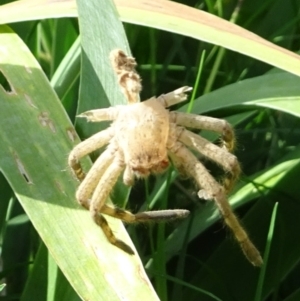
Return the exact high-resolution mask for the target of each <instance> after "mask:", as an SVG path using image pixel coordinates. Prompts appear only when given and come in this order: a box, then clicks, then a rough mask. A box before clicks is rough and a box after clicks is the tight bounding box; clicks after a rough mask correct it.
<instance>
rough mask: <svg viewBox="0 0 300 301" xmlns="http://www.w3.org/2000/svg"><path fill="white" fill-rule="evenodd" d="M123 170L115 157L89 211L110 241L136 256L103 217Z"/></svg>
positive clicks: (95, 193) (104, 175)
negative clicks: (104, 207)
mask: <svg viewBox="0 0 300 301" xmlns="http://www.w3.org/2000/svg"><path fill="white" fill-rule="evenodd" d="M123 169H124V163H123V160H122V159H121V158H120V157H119V156H117V157H114V159H113V161H112V163H111V164H110V165H109V166H108V168H107V169H106V171H105V172H104V174H103V175H102V177H101V179H100V181H99V183H98V184H97V187H96V189H95V191H94V193H93V197H92V200H91V203H90V208H89V209H90V213H91V215H92V218H93V220H94V221H95V223H96V224H97V225H98V226H100V227H101V229H102V230H103V232H104V234H105V236H106V238H107V239H108V241H109V242H110V243H111V244H113V245H115V246H116V247H118V248H120V249H122V250H123V251H125V252H126V253H128V254H134V252H133V250H132V249H131V247H130V246H128V245H127V244H126V243H124V242H123V241H121V240H119V239H118V238H116V236H115V235H114V233H113V231H112V230H111V228H110V227H109V225H108V223H107V221H106V219H105V218H104V217H103V216H102V215H101V211H102V209H103V206H104V205H105V202H106V200H107V198H108V196H109V194H110V192H111V190H112V189H113V187H114V185H115V184H116V182H117V179H118V177H119V175H120V174H121V172H122V170H123Z"/></svg>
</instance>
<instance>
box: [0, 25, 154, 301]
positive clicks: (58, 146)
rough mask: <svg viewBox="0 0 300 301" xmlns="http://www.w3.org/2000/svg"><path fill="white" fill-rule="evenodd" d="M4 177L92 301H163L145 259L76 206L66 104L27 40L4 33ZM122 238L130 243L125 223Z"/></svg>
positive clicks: (0, 98) (0, 115) (117, 228)
mask: <svg viewBox="0 0 300 301" xmlns="http://www.w3.org/2000/svg"><path fill="white" fill-rule="evenodd" d="M0 32H1V34H0V44H1V56H0V70H1V71H2V73H3V75H4V76H5V78H6V79H7V81H8V83H9V84H10V88H11V91H12V92H7V91H5V90H4V89H3V88H2V87H0V103H1V110H0V129H1V131H0V136H1V141H2V143H1V146H0V170H1V171H2V172H3V174H4V176H5V178H6V179H7V180H8V182H9V184H10V186H11V187H12V188H13V190H14V192H15V194H16V196H17V198H18V199H19V201H20V202H21V204H22V206H23V208H24V209H25V211H26V213H27V215H28V216H29V218H30V220H31V221H32V223H33V225H34V226H35V228H36V229H37V231H38V232H39V234H40V236H41V237H42V239H43V241H44V242H45V244H46V246H47V248H48V249H49V251H50V253H51V255H52V256H53V258H54V260H55V261H56V262H57V264H58V265H59V267H60V268H61V270H62V271H63V273H64V274H65V276H66V278H67V279H68V281H69V282H70V283H71V285H72V286H73V287H74V289H75V290H76V292H77V293H78V294H79V295H80V296H81V298H82V299H84V300H97V301H98V300H105V301H107V300H116V301H117V300H120V299H122V298H123V300H124V298H125V296H126V298H129V297H128V296H130V300H141V299H143V300H157V297H156V295H155V293H154V292H153V290H152V287H151V285H150V284H149V282H148V280H147V278H146V276H145V274H144V272H143V269H142V267H141V264H140V261H139V259H138V258H137V256H129V255H127V254H125V253H124V252H120V250H118V249H117V248H115V247H114V246H111V245H110V244H109V243H107V241H106V239H105V238H104V235H103V233H102V232H101V230H100V229H99V228H98V227H97V226H96V225H95V224H94V223H93V221H92V220H91V218H90V215H89V213H88V212H87V211H86V210H83V209H82V208H81V206H79V205H78V204H77V203H76V201H75V198H74V195H75V190H76V187H77V182H76V181H75V180H74V178H73V177H72V175H71V174H70V172H69V171H68V168H67V156H68V153H69V152H70V150H71V149H72V148H73V147H74V145H75V144H77V143H78V142H79V140H78V138H77V136H76V134H75V132H74V129H73V126H72V124H71V123H70V121H69V119H68V117H67V115H66V113H65V111H64V109H63V107H62V105H61V103H60V101H59V99H58V98H57V96H56V95H55V93H54V92H53V89H52V88H51V86H50V84H49V82H48V80H47V79H46V77H45V75H44V74H43V72H42V71H41V69H40V66H39V65H38V64H37V62H36V61H35V59H34V58H33V56H32V55H31V54H30V52H29V51H28V49H27V47H26V46H25V45H24V43H23V42H22V40H21V39H19V38H18V37H17V36H16V35H15V34H14V33H12V32H11V31H10V30H9V29H7V28H6V27H3V26H2V27H1V31H0ZM109 222H110V223H111V226H112V229H113V231H114V232H115V233H117V234H118V237H122V239H124V240H126V242H127V243H128V244H130V241H129V240H128V238H127V234H126V232H125V230H124V228H123V226H122V225H121V224H120V222H119V221H115V220H113V219H109Z"/></svg>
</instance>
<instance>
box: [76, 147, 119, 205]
mask: <svg viewBox="0 0 300 301" xmlns="http://www.w3.org/2000/svg"><path fill="white" fill-rule="evenodd" d="M115 153H116V150H115V149H114V148H113V147H111V145H109V146H108V148H107V149H106V150H105V151H104V152H103V153H102V154H101V155H100V156H99V158H98V159H97V160H96V161H95V162H94V164H93V166H92V167H91V169H90V170H89V172H88V173H87V175H86V177H85V178H84V180H83V181H82V182H81V183H80V185H79V187H78V189H77V191H76V199H77V201H78V202H79V203H80V204H81V205H82V206H84V207H85V208H87V209H89V208H90V200H89V198H90V197H91V195H92V194H93V192H94V190H95V188H96V186H97V184H98V183H99V181H100V179H101V177H102V176H103V174H104V172H105V171H106V169H107V168H108V166H109V165H110V164H111V163H112V161H113V158H114V155H115Z"/></svg>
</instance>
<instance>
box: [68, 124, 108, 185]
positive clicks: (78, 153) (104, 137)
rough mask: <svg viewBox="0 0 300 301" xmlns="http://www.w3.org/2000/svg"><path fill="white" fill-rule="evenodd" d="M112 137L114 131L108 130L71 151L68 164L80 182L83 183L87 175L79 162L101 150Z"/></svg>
mask: <svg viewBox="0 0 300 301" xmlns="http://www.w3.org/2000/svg"><path fill="white" fill-rule="evenodd" d="M112 136H113V129H112V128H108V129H106V130H104V131H101V132H99V133H97V134H95V135H93V136H91V137H90V138H88V139H86V140H84V141H82V142H80V143H79V144H78V145H76V146H75V147H74V149H73V150H72V151H71V153H70V155H69V159H68V163H69V166H70V167H71V168H72V170H73V172H74V174H75V175H76V177H77V179H78V180H79V181H82V180H83V179H84V178H85V173H84V172H83V169H82V166H81V164H80V161H79V160H80V159H81V158H83V157H85V156H86V155H88V154H90V153H92V152H93V151H95V150H97V149H99V148H101V147H102V146H104V145H106V144H108V142H109V141H110V140H111V138H112Z"/></svg>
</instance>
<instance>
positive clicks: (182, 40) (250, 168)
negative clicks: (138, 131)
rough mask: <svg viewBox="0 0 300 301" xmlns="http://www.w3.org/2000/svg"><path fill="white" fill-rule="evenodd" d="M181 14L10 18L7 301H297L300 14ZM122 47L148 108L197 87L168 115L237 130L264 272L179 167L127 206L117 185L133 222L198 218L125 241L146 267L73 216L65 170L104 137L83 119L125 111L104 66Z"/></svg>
mask: <svg viewBox="0 0 300 301" xmlns="http://www.w3.org/2000/svg"><path fill="white" fill-rule="evenodd" d="M3 2H5V3H8V2H11V1H7V0H6V1H2V2H1V3H3ZM125 2H126V4H125ZM181 2H185V4H184V6H182V5H181V4H179V3H176V2H172V1H164V0H156V1H154V0H153V1H149V2H146V1H138V0H128V1H121V0H116V1H115V2H112V1H108V0H97V1H96V0H89V1H81V0H78V1H77V5H78V11H79V13H78V14H79V22H78V21H77V19H75V17H76V16H77V10H76V9H75V8H76V3H75V1H71V0H69V1H64V2H62V1H54V0H52V1H42V0H41V1H36V0H22V1H16V2H13V3H10V4H4V3H3V5H1V6H0V23H1V24H2V25H0V84H1V86H0V170H1V174H0V229H1V232H0V233H1V236H0V248H1V249H0V251H1V266H0V275H1V278H0V279H1V284H0V301H1V300H21V301H27V300H28V301H29V300H30V301H32V300H37V301H44V300H45V301H46V300H47V301H64V300H68V301H75V300H76V301H77V300H90V301H94V300H97V301H98V300H104V301H114V300H143V301H144V300H146V301H147V300H149V301H150V300H158V299H160V300H162V301H170V300H174V301H180V300H186V301H187V300H188V301H193V300H201V301H211V300H222V301H253V300H254V301H279V300H280V301H296V300H299V299H300V281H299V271H300V265H299V261H300V243H299V241H298V239H297V237H298V236H297V235H298V234H297V233H299V231H300V218H299V213H300V203H299V187H298V186H299V178H300V138H299V137H300V130H299V129H300V85H299V77H298V76H299V75H300V57H299V56H298V55H296V54H295V52H297V51H298V50H299V46H300V32H299V12H300V2H299V1H297V0H296V1H295V0H283V1H280V0H268V1H267V0H265V1H253V0H244V1H242V0H241V1H231V2H230V1H220V0H214V1H212V0H205V1H187V0H185V1H181ZM114 3H115V4H116V7H115V5H114ZM147 3H148V4H147ZM201 10H202V11H206V12H209V13H210V15H206V14H202V12H201ZM118 14H119V15H120V19H121V20H122V21H124V22H125V23H123V25H124V28H123V26H122V23H121V22H120V21H119V19H118ZM215 16H218V17H221V18H222V19H223V20H222V19H220V18H217V17H215ZM279 16H280V18H279ZM226 20H228V21H226ZM5 24H7V25H5ZM135 24H138V25H135ZM235 24H237V25H238V26H240V27H238V26H236V25H235ZM141 25H142V26H141ZM243 28H244V29H243ZM79 32H80V33H81V35H80V37H79ZM253 33H255V34H257V35H258V36H257V35H254V34H253ZM259 36H260V37H262V38H260V37H259ZM268 41H269V42H268ZM80 43H81V45H82V47H80ZM114 48H122V49H124V50H126V51H127V52H130V51H131V53H132V54H133V56H134V57H135V58H136V60H137V62H138V64H139V67H138V72H139V73H140V75H141V77H142V79H143V82H142V83H143V91H142V94H141V99H147V98H149V97H151V96H153V95H159V94H162V93H167V92H169V91H172V90H174V89H176V88H178V87H181V86H183V85H189V86H193V87H194V91H193V93H192V95H191V101H190V102H189V103H186V104H184V105H183V106H178V107H176V108H172V109H176V110H179V111H183V112H187V111H189V112H192V113H195V114H204V115H209V116H214V117H218V118H224V119H226V120H228V121H229V122H230V123H231V124H233V125H234V127H235V132H236V137H237V149H236V155H237V156H238V158H239V160H240V162H241V165H242V169H243V173H242V175H241V178H240V180H239V182H238V184H237V185H236V187H235V189H234V191H233V192H232V193H231V195H230V198H229V199H230V203H231V204H232V207H233V208H234V209H235V212H236V213H237V215H238V216H239V217H240V218H241V220H242V223H243V225H244V226H245V228H246V229H247V231H248V233H249V235H250V237H251V239H252V240H253V242H254V243H255V245H256V246H257V248H258V249H259V250H260V251H261V252H262V255H263V257H264V262H265V264H264V266H263V267H262V268H261V269H258V268H254V267H253V266H251V264H249V263H248V262H247V260H246V259H245V258H244V256H243V254H242V252H241V250H240V248H239V246H238V244H237V243H236V242H235V241H234V239H233V238H232V236H231V233H230V232H229V231H228V229H227V228H225V227H224V225H223V222H222V220H220V216H219V214H218V212H217V211H216V209H215V206H214V204H213V203H212V202H203V201H201V200H199V199H197V197H196V194H195V190H196V189H195V186H194V183H193V181H191V180H184V179H181V178H180V177H178V175H177V173H176V171H174V170H172V168H170V170H168V172H167V173H166V174H163V175H160V176H157V177H150V178H149V179H148V180H147V181H138V182H137V183H136V185H135V186H134V187H133V188H132V189H131V191H129V190H128V189H127V188H125V187H124V185H123V184H122V183H121V181H120V183H118V185H117V186H116V188H115V190H114V193H113V195H112V196H111V197H112V200H113V202H114V203H116V204H117V205H118V206H120V207H126V208H129V209H130V210H132V211H134V212H135V211H138V210H144V209H163V208H186V209H189V210H190V211H191V215H190V216H189V218H187V219H186V220H184V221H180V222H176V223H170V224H165V225H163V224H162V225H154V224H151V225H146V226H144V225H140V226H128V227H127V231H128V232H129V234H130V237H131V239H132V241H133V244H134V246H135V247H136V249H137V252H138V254H139V256H140V259H139V258H137V256H128V255H127V254H123V252H120V251H119V250H117V249H116V248H114V247H112V246H111V245H109V244H108V243H107V241H106V239H105V238H104V236H103V234H102V232H101V230H100V229H99V228H98V227H97V226H96V225H94V223H93V222H92V220H91V218H90V215H89V213H88V212H87V211H86V210H84V209H82V208H81V207H80V205H78V204H77V203H76V201H75V197H74V194H75V190H76V187H77V185H78V183H77V182H76V181H75V179H74V178H73V177H72V175H71V173H70V171H69V169H68V167H67V156H68V153H69V152H70V150H71V149H72V148H73V147H74V145H76V144H77V143H78V142H79V138H78V136H77V134H76V132H77V133H78V135H79V137H80V139H85V138H87V137H89V136H90V135H91V134H93V133H95V132H97V131H99V130H101V129H102V128H104V127H105V126H106V125H107V124H88V123H86V122H85V121H84V120H80V119H78V120H77V119H76V117H75V116H76V114H78V113H79V112H83V111H86V110H89V109H94V108H101V107H108V106H110V105H116V104H122V103H125V99H124V97H123V95H122V94H121V92H120V89H119V87H118V86H117V84H116V79H115V75H114V74H113V71H112V69H111V67H110V62H109V60H108V54H109V52H110V51H111V50H112V49H114ZM129 49H130V50H129ZM277 68H280V69H277ZM44 74H46V76H45V75H44ZM72 123H73V124H75V129H76V132H75V131H74V127H73V125H72ZM201 135H203V136H205V137H206V138H207V139H210V140H212V141H216V142H217V140H218V137H216V136H215V135H212V134H211V133H206V132H204V131H203V132H201ZM96 155H97V154H95V155H94V156H92V158H91V160H92V161H93V160H94V159H95V157H96ZM91 160H89V159H86V160H85V161H84V166H85V168H89V167H90V166H91V164H92V162H91ZM205 164H207V168H208V169H209V170H210V171H211V172H212V173H213V174H214V175H215V176H216V177H218V176H220V170H219V168H218V167H216V166H215V165H214V164H212V163H211V162H206V161H205ZM109 221H110V222H111V223H112V227H113V229H114V231H115V232H116V234H117V235H118V237H122V239H124V240H126V242H128V243H130V239H129V237H128V235H127V233H126V231H125V230H124V227H123V226H122V223H121V222H120V221H117V220H114V219H109ZM143 267H145V270H146V272H147V275H148V277H149V279H150V281H151V283H152V285H153V287H152V285H151V284H150V282H148V280H146V279H147V278H146V276H145V275H143V272H142V271H143ZM2 283H3V285H2ZM4 284H5V285H4ZM153 288H154V289H153Z"/></svg>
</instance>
